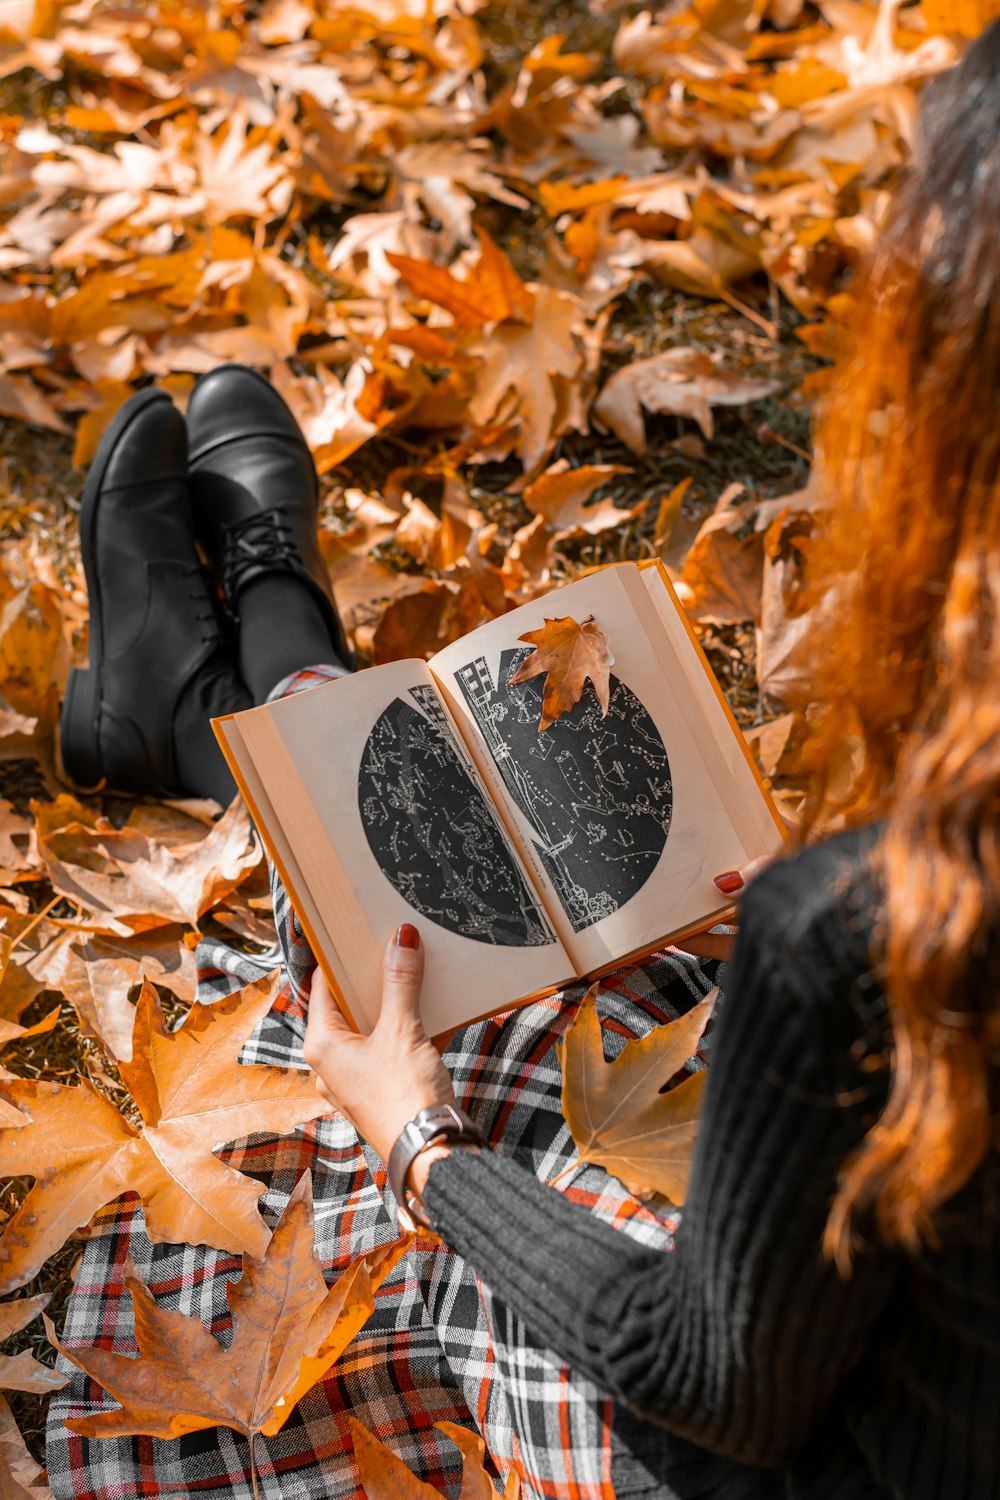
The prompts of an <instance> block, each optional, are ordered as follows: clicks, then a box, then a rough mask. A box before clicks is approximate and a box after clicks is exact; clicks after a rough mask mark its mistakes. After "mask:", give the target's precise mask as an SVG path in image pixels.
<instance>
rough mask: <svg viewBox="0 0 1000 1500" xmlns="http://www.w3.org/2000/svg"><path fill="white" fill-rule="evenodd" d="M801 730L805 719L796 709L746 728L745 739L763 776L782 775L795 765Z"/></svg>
mask: <svg viewBox="0 0 1000 1500" xmlns="http://www.w3.org/2000/svg"><path fill="white" fill-rule="evenodd" d="M804 730H805V719H804V718H803V716H802V715H801V714H799V713H790V714H781V715H780V717H779V718H777V719H769V720H768V721H767V723H766V724H758V725H756V726H755V727H754V728H753V729H748V730H746V732H745V738H746V742H747V744H748V745H749V746H750V749H751V750H752V751H753V753H754V755H755V756H756V758H757V764H758V765H759V766H760V769H761V773H762V774H763V775H764V776H767V777H771V776H781V775H783V774H786V773H787V772H789V771H791V770H793V769H794V761H795V756H796V753H797V751H798V750H799V749H800V748H801V743H802V738H803V732H804Z"/></svg>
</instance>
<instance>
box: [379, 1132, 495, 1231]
mask: <svg viewBox="0 0 1000 1500" xmlns="http://www.w3.org/2000/svg"><path fill="white" fill-rule="evenodd" d="M443 1141H464V1142H466V1143H467V1144H470V1145H477V1146H485V1145H486V1141H485V1138H484V1137H483V1134H482V1131H481V1130H480V1129H479V1127H478V1125H477V1124H476V1123H475V1121H474V1120H472V1119H470V1118H469V1116H468V1115H467V1114H466V1113H465V1111H464V1110H462V1109H458V1108H457V1106H455V1105H454V1104H435V1105H432V1106H431V1108H429V1109H422V1110H421V1111H420V1112H419V1114H416V1115H414V1117H413V1119H412V1120H410V1122H409V1123H408V1124H407V1125H405V1126H404V1128H403V1130H402V1131H401V1132H400V1134H399V1137H398V1139H397V1141H396V1144H395V1145H394V1146H393V1148H392V1150H391V1151H390V1153H389V1160H388V1163H387V1166H388V1173H389V1186H390V1187H391V1188H392V1194H393V1197H394V1198H395V1200H396V1202H397V1203H398V1205H399V1208H400V1213H401V1215H403V1214H405V1215H406V1216H407V1217H409V1218H411V1219H416V1220H417V1222H418V1223H420V1224H423V1225H424V1227H425V1228H429V1227H430V1225H429V1223H428V1221H427V1218H426V1216H425V1215H424V1214H423V1212H422V1211H421V1208H420V1204H419V1199H417V1198H416V1197H415V1196H414V1194H412V1193H411V1192H410V1191H409V1189H408V1188H407V1185H406V1179H407V1176H408V1174H409V1171H410V1168H411V1167H412V1165H413V1163H414V1161H415V1160H416V1159H417V1157H418V1156H419V1155H420V1153H421V1151H425V1150H426V1149H427V1147H428V1146H436V1145H439V1144H440V1143H441V1142H443Z"/></svg>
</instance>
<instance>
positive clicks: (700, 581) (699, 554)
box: [681, 484, 764, 625]
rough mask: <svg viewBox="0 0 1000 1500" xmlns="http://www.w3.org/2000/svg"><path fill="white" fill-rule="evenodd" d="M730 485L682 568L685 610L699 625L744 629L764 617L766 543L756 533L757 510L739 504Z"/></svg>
mask: <svg viewBox="0 0 1000 1500" xmlns="http://www.w3.org/2000/svg"><path fill="white" fill-rule="evenodd" d="M742 493H743V485H741V484H731V485H729V486H728V487H727V488H726V489H725V490H724V491H723V492H722V494H721V495H720V496H719V499H718V501H717V502H716V507H715V510H714V511H713V512H712V514H711V515H710V516H709V517H707V519H706V520H705V521H704V522H703V523H702V525H701V528H700V530H699V531H698V534H697V536H696V537H695V539H694V541H693V542H692V543H691V546H690V549H689V550H688V554H687V556H686V557H685V559H684V566H683V568H682V569H681V583H682V584H683V588H682V590H681V593H682V597H683V599H684V607H685V609H686V610H687V611H688V613H689V614H690V615H692V616H693V617H694V618H695V619H696V620H714V621H716V622H717V623H718V624H722V625H741V624H743V623H744V622H745V621H748V620H757V619H759V618H760V595H761V585H762V580H763V576H764V539H763V536H762V534H761V533H760V532H759V531H757V530H755V529H754V517H755V513H756V507H755V505H754V504H753V502H752V501H744V502H742V503H740V502H739V501H738V496H739V495H740V494H742Z"/></svg>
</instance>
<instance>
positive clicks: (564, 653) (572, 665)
mask: <svg viewBox="0 0 1000 1500" xmlns="http://www.w3.org/2000/svg"><path fill="white" fill-rule="evenodd" d="M518 640H520V641H528V642H529V643H530V644H531V645H533V646H534V648H535V649H534V651H533V652H532V653H531V655H530V656H529V657H528V659H527V661H526V662H524V664H523V665H522V666H521V667H520V668H519V669H518V671H517V672H515V674H514V676H513V677H512V678H511V679H510V681H511V683H512V684H516V683H519V682H529V681H530V680H531V679H532V678H533V677H540V676H541V675H542V673H543V672H544V673H545V674H546V675H545V691H544V693H543V695H542V717H541V720H540V721H539V725H538V729H539V733H541V731H542V730H545V729H549V728H550V727H551V726H552V725H553V724H554V723H555V721H556V720H557V719H558V718H559V716H560V715H561V714H564V713H568V712H569V710H570V709H571V708H574V707H575V706H576V704H577V703H579V701H580V698H581V697H582V695H583V689H584V685H585V684H586V681H587V678H588V677H589V678H590V680H591V682H592V683H593V684H594V692H595V693H596V694H597V701H598V703H599V704H600V705H601V713H602V714H606V713H607V711H608V703H609V701H610V696H611V668H612V666H613V665H614V660H615V659H614V657H613V656H612V654H611V642H610V640H609V639H608V637H607V636H606V635H605V633H604V631H603V630H602V629H601V628H600V626H599V625H598V624H597V622H596V620H595V619H594V617H593V615H588V616H587V618H586V619H585V620H584V622H583V624H582V625H580V624H578V623H577V622H576V620H574V619H573V618H572V616H570V615H566V616H564V617H563V618H561V619H557V620H550V619H548V618H547V617H546V620H545V624H544V625H543V626H542V627H541V629H539V630H528V631H526V632H525V634H524V635H521V636H518Z"/></svg>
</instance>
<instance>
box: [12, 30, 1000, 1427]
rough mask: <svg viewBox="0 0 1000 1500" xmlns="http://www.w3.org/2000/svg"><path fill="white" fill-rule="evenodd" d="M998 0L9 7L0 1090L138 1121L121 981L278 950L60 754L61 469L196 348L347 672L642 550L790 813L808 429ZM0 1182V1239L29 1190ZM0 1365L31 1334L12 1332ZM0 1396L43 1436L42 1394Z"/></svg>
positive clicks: (251, 900)
mask: <svg viewBox="0 0 1000 1500" xmlns="http://www.w3.org/2000/svg"><path fill="white" fill-rule="evenodd" d="M998 10H1000V5H998V4H996V3H995V0H966V3H963V5H962V6H953V5H951V4H949V3H946V0H920V3H911V0H906V3H903V0H881V3H879V4H873V3H866V0H818V3H805V0H701V3H700V4H699V5H697V6H694V5H692V6H691V7H690V8H686V7H685V6H684V5H683V0H680V3H677V4H671V5H664V6H663V7H660V8H658V9H657V8H654V9H653V10H652V11H649V10H644V9H643V8H642V7H641V6H639V5H635V4H627V3H626V4H618V3H615V0H591V4H590V5H589V6H587V5H586V4H584V3H572V0H560V3H549V0H521V3H514V0H510V3H500V0H489V3H484V4H480V3H477V0H428V3H426V4H425V3H424V0H263V3H257V0H196V3H190V4H186V5H183V6H182V5H180V4H178V3H175V0H144V3H136V4H134V5H132V6H131V7H130V6H128V5H124V6H121V5H111V4H110V3H105V0H75V3H72V4H64V3H62V0H13V3H11V4H8V5H6V6H5V7H3V8H2V10H0V274H2V277H3V281H2V284H0V299H2V303H3V307H2V313H0V428H2V453H3V458H2V465H0V528H2V532H0V559H2V571H0V1026H3V1027H5V1028H6V1030H5V1031H3V1032H2V1033H0V1040H2V1039H3V1038H6V1039H7V1045H6V1047H5V1050H4V1053H3V1059H2V1061H3V1065H4V1066H5V1067H6V1068H8V1069H9V1070H10V1071H11V1072H12V1073H14V1074H16V1075H19V1076H21V1077H24V1078H40V1079H46V1080H50V1081H54V1082H60V1083H73V1082H76V1081H78V1080H79V1079H82V1078H88V1079H90V1080H91V1081H92V1082H93V1083H94V1084H95V1085H96V1086H97V1088H98V1089H99V1090H100V1091H101V1092H102V1093H103V1094H104V1095H106V1096H107V1097H108V1098H109V1099H110V1100H111V1101H112V1102H113V1103H114V1104H115V1105H117V1106H118V1108H120V1109H121V1110H122V1112H123V1114H124V1115H125V1117H126V1118H135V1117H136V1110H135V1106H134V1104H133V1101H132V1099H131V1097H130V1095H129V1093H128V1090H127V1089H126V1088H125V1087H124V1085H123V1083H122V1080H121V1077H120V1076H119V1072H118V1067H117V1061H118V1060H119V1059H121V1058H123V1057H125V1056H126V1055H127V1043H128V1037H129V1034H130V1022H131V1014H132V1011H131V1003H132V1002H131V1000H130V998H129V995H130V990H132V988H133V986H134V985H135V984H136V983H137V982H138V981H139V980H140V979H142V978H144V977H145V978H148V979H149V980H151V981H152V982H153V983H154V984H155V985H156V987H157V989H158V991H159V993H160V996H161V1000H162V1002H163V1005H164V1006H165V1008H166V1009H167V1011H168V1013H169V1014H170V1015H171V1016H175V1017H176V1016H179V1015H181V1014H182V1013H183V1011H184V1009H185V1008H186V1006H187V1005H188V1004H189V1003H190V1000H191V998H192V995H193V971H192V963H191V952H192V945H193V942H194V941H195V939H196V936H197V934H198V932H204V931H216V932H220V933H223V932H225V933H228V934H230V935H233V934H236V935H237V936H238V937H239V938H240V940H242V941H248V942H253V941H258V942H260V941H263V940H264V938H265V935H266V932H267V923H268V916H267V895H266V883H265V882H264V880H263V878H262V874H263V872H262V870H261V867H260V863H259V860H257V861H255V860H253V859H250V858H247V857H246V856H245V848H244V846H245V841H246V825H245V823H240V822H239V818H238V816H237V815H236V814H234V815H232V816H231V817H230V818H229V819H228V820H224V823H223V825H216V826H215V827H213V825H212V824H211V811H210V810H208V809H205V808H204V807H198V806H191V807H187V808H184V809H180V808H173V809H171V808H165V807H157V806H156V805H155V804H141V803H136V802H134V801H132V800H130V799H127V798H122V797H116V796H114V795H110V794H109V795H106V796H89V797H86V796H81V797H79V798H78V799H77V798H76V797H75V796H71V793H72V789H71V788H69V787H68V786H67V785H66V783H65V781H64V780H63V779H62V777H61V773H60V768H59V765H58V761H57V757H56V755H55V730H56V725H57V715H58V703H59V699H60V695H61V692H62V690H63V688H64V686H65V682H66V676H67V673H68V670H69V668H70V666H71V664H72V663H73V662H74V661H75V662H81V661H83V660H84V659H85V656H86V598H85V592H84V589H83V581H82V574H81V571H80V568H79V557H78V550H77V543H76V508H77V496H78V493H79V489H80V485H81V476H82V468H83V466H84V465H85V464H86V462H87V460H88V458H89V456H90V455H91V454H92V453H93V450H94V447H95V446H96V443H97V441H98V440H99V436H100V433H101V431H102V430H103V427H104V426H105V425H106V423H107V421H108V420H110V417H111V415H112V414H113V412H114V410H115V409H116V408H117V406H118V405H119V404H120V403H121V401H123V400H124V399H125V398H126V397H127V396H128V394H129V393H130V392H131V391H132V390H133V389H135V388H137V387H138V386H139V385H140V384H143V383H147V382H149V381H155V382H158V383H160V384H163V385H164V386H166V388H167V389H169V390H170V391H171V392H172V394H173V395H174V396H175V399H177V400H178V401H179V402H180V403H182V404H183V402H184V400H185V399H186V396H187V394H188V392H189V391H190V389H191V386H192V384H193V382H194V380H195V378H196V377H197V375H198V374H199V373H200V372H201V371H203V370H205V369H208V368H210V367H211V366H212V365H214V364H216V363H218V362H219V361H220V360H225V359H237V360H242V361H245V362H248V363H252V364H254V365H256V366H257V367H259V368H261V369H263V370H265V371H266V372H268V373H269V375H270V377H271V378H272V379H273V380H274V381H275V384H276V385H277V386H278V388H279V389H280V390H281V391H282V393H283V394H284V395H285V397H286V399H287V400H288V401H289V402H290V404H291V405H292V406H293V408H294V410H295V411H296V413H297V415H298V416H299V419H300V421H301V422H302V425H303V427H304V429H305V431H306V433H307V435H308V437H309V440H310V443H311V445H312V447H313V450H314V453H315V455H316V459H317V463H318V466H319V468H320V471H321V475H322V488H323V545H324V551H325V556H326V558H327V561H328V563H329V566H330V570H331V577H332V579H333V581H334V586H335V588H336V590H337V594H338V600H339V602H340V604H341V608H342V611H343V613H344V615H345V618H346V619H347V621H348V624H349V626H350V628H351V630H352V632H353V634H354V636H355V640H356V643H357V645H358V648H359V651H360V653H361V656H362V659H363V660H368V661H370V660H375V661H384V660H390V659H393V658H394V657H397V656H403V655H413V654H430V653H431V652H433V651H434V650H436V649H439V648H440V647H441V646H442V645H444V644H445V643H446V642H447V641H448V640H450V639H454V638H455V637H457V636H458V635H460V634H462V633H464V632H465V631H466V630H468V629H471V628H473V627H474V626H475V625H476V624H477V623H479V622H480V621H482V620H485V619H488V618H490V617H491V616H492V615H495V614H497V613H499V612H502V611H504V610H505V609H507V608H510V607H512V606H514V605H516V604H517V603H519V602H522V601H524V600H526V599H529V598H532V597H535V596H537V595H538V594H539V593H540V592H544V591H545V590H547V589H550V588H552V587H553V586H555V585H557V584H558V583H559V582H562V581H564V580H567V579H570V578H572V577H575V576H577V575H578V574H579V573H580V572H581V571H582V570H583V569H585V568H587V567H590V566H593V565H596V564H601V563H606V562H610V561H615V560H619V559H625V558H639V557H644V556H646V557H648V556H654V555H659V556H661V557H663V558H664V560H665V561H666V562H667V564H668V566H669V567H670V569H671V571H672V574H673V577H674V579H675V582H676V583H677V586H678V589H679V591H680V593H681V597H682V599H683V600H684V602H685V604H686V606H687V607H688V609H689V611H690V613H691V615H692V618H693V619H694V620H695V622H696V626H697V628H698V630H699V633H700V635H701V639H702V642H703V644H704V646H705V648H706V650H707V652H708V655H709V658H710V660H711V662H712V664H713V666H714V668H715V670H716V672H717V673H718V675H719V677H720V680H721V681H722V683H723V685H724V687H725V689H726V691H727V693H728V695H729V697H730V700H731V702H732V704H733V706H734V708H735V710H736V713H737V715H738V717H739V718H740V720H741V722H742V723H743V724H744V726H745V727H747V728H748V729H750V730H752V731H753V732H752V734H751V739H752V741H753V742H754V744H755V745H756V747H757V750H758V753H759V755H760V759H761V763H762V765H763V767H764V769H765V771H766V772H767V773H768V774H773V775H774V777H775V781H776V785H777V786H778V787H779V788H782V789H784V790H785V793H786V796H785V804H784V805H785V806H786V809H787V810H788V811H789V812H792V813H793V812H794V808H795V805H796V794H795V762H794V754H795V747H796V744H797V741H798V737H799V734H800V730H801V726H802V714H803V712H804V711H805V709H806V708H807V707H808V703H809V697H810V694H809V682H808V674H807V669H806V668H805V667H804V665H803V662H804V657H803V649H802V642H803V640H804V639H805V638H807V635H808V615H807V613H804V612H803V604H802V601H803V599H804V598H805V597H807V593H806V592H805V591H804V590H803V587H802V585H803V582H804V569H805V567H806V560H805V549H803V548H801V547H799V546H798V545H797V542H798V541H799V540H800V539H801V538H802V537H803V536H807V535H808V533H809V530H810V529H811V527H812V526H813V525H814V523H815V519H816V510H815V507H816V500H815V497H814V495H813V494H812V492H811V491H809V490H807V480H808V475H809V423H810V411H811V405H812V402H813V399H814V397H815V395H816V394H817V392H818V391H820V390H821V388H822V382H823V379H824V373H823V372H824V370H825V369H826V368H827V365H826V358H825V357H826V356H833V355H835V353H836V349H837V341H838V329H839V327H840V326H841V325H842V323H843V321H844V319H845V318H846V317H848V316H849V312H850V306H849V294H846V293H845V288H847V287H849V283H850V273H851V271H852V269H853V267H854V266H855V265H856V263H857V260H858V257H859V256H860V255H861V254H863V253H864V251H865V250H866V248H867V247H868V246H869V245H870V244H871V243H872V241H873V239H874V237H875V236H876V235H877V233H878V224H879V222H880V220H881V218H882V217H883V215H884V213H885V211H886V208H887V206H888V203H889V201H890V198H891V193H892V189H893V187H894V184H895V182H896V181H897V179H898V176H899V173H900V170H901V169H902V168H903V167H905V163H906V160H907V157H908V152H909V145H910V140H911V137H912V130H913V120H914V111H915V107H916V100H917V96H918V93H919V89H920V86H921V85H922V83H923V81H924V80H925V79H926V78H927V77H929V76H931V75H932V74H934V73H935V72H938V71H940V70H941V69H942V68H944V67H947V66H949V65H950V63H951V62H952V61H953V60H954V59H955V58H956V57H957V56H958V55H959V54H960V52H961V49H962V47H963V45H964V44H965V41H966V39H967V38H968V37H970V36H973V35H975V34H976V33H977V32H978V30H979V29H981V28H982V26H983V25H985V24H986V23H987V22H988V21H989V20H990V19H992V16H993V15H994V14H995V13H996V12H997V11H998ZM761 726H763V727H761ZM40 914H43V915H40ZM36 917H38V920H37V921H35V920H34V919H35V918H36ZM54 1004H56V1005H58V1006H59V1007H60V1009H59V1014H58V1019H57V1020H56V1022H55V1024H54V1026H52V1027H51V1028H50V1029H47V1030H44V1031H39V1032H37V1033H35V1034H32V1035H20V1033H19V1028H20V1027H25V1028H31V1027H32V1026H34V1025H36V1024H37V1023H38V1022H40V1021H42V1020H43V1018H44V1017H45V1016H46V1015H47V1014H48V1012H50V1011H51V1010H52V1007H53V1005H54ZM0 1083H2V1080H0ZM2 1094H3V1090H2V1087H0V1096H2ZM6 1170H7V1174H8V1176H7V1179H6V1185H5V1187H4V1189H3V1193H2V1196H0V1212H2V1213H3V1214H4V1215H5V1217H9V1216H11V1215H12V1214H13V1213H14V1212H15V1210H16V1208H17V1206H18V1204H19V1203H20V1202H21V1201H22V1200H23V1199H24V1197H25V1195H26V1193H27V1191H28V1189H29V1187H30V1179H28V1178H25V1177H13V1176H11V1175H10V1171H11V1169H10V1166H9V1164H8V1166H7V1168H6ZM4 1171H5V1161H4V1136H3V1135H2V1134H0V1173H3V1172H4ZM78 1248H79V1245H78V1242H77V1243H74V1241H73V1240H71V1241H70V1242H69V1243H67V1244H66V1245H65V1246H64V1247H63V1248H61V1249H59V1250H57V1251H56V1252H55V1253H54V1254H53V1255H52V1256H51V1257H50V1258H49V1260H48V1261H47V1262H46V1264H45V1266H44V1267H43V1269H42V1271H41V1272H40V1273H39V1275H38V1276H37V1277H36V1278H35V1279H34V1280H33V1281H32V1282H30V1283H29V1284H28V1285H27V1286H26V1287H25V1289H24V1290H25V1291H26V1292H28V1293H34V1292H37V1291H46V1292H50V1293H52V1301H51V1303H50V1306H49V1312H50V1314H51V1315H52V1316H53V1318H54V1320H55V1322H56V1324H57V1326H58V1324H59V1322H60V1311H61V1307H62V1304H63V1303H64V1301H65V1297H66V1295H67V1294H68V1289H69V1286H70V1277H71V1269H72V1264H73V1261H74V1259H75V1256H76V1254H77V1253H78ZM7 1347H8V1349H11V1350H13V1349H17V1348H26V1347H30V1348H33V1349H35V1350H36V1352H41V1351H44V1349H45V1348H46V1345H45V1339H44V1334H43V1332H42V1329H41V1324H40V1322H38V1321H37V1320H36V1322H35V1323H34V1324H32V1325H29V1327H27V1328H26V1329H25V1330H23V1331H21V1332H18V1333H16V1334H15V1335H14V1336H13V1338H12V1339H11V1340H10V1342H9V1344H8V1346H7ZM42 1357H43V1358H48V1356H47V1355H45V1354H44V1353H43V1355H42ZM11 1405H12V1407H13V1408H14V1411H15V1415H16V1416H17V1418H18V1421H19V1423H20V1425H21V1427H22V1430H23V1432H24V1433H25V1435H26V1437H27V1440H28V1443H29V1446H30V1448H31V1450H32V1451H33V1452H34V1453H36V1454H37V1455H40V1452H41V1448H40V1433H41V1425H42V1422H43V1418H44V1397H42V1396H39V1395H38V1394H32V1393H23V1394H14V1395H12V1397H11Z"/></svg>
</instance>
